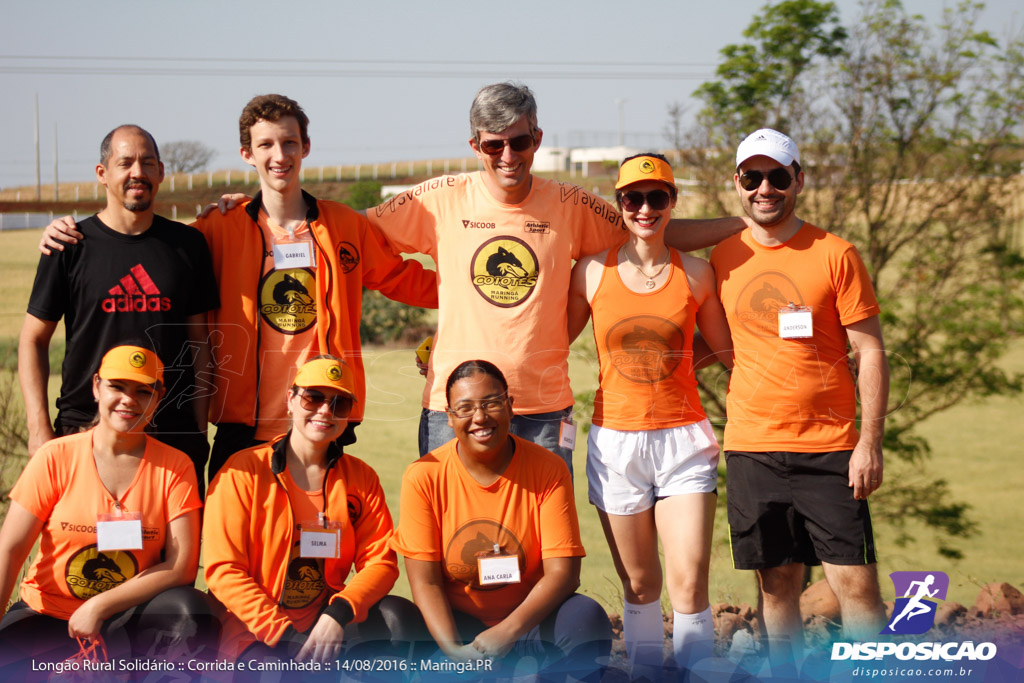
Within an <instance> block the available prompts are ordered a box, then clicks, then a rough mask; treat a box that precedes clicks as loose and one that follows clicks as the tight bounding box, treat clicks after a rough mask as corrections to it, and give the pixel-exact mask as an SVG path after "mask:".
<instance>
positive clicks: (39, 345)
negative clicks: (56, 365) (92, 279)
mask: <svg viewBox="0 0 1024 683" xmlns="http://www.w3.org/2000/svg"><path fill="white" fill-rule="evenodd" d="M56 329H57V323H56V322H54V321H51V320H41V319H39V318H37V317H35V316H34V315H32V314H31V313H26V314H25V322H24V323H23V324H22V326H21V336H20V338H19V340H18V381H19V383H20V384H21V394H22V396H23V397H24V400H25V417H26V419H27V420H28V455H29V457H31V456H32V455H34V454H35V452H36V451H37V450H39V447H40V446H42V445H43V444H44V443H46V442H47V441H49V440H51V439H53V438H54V437H55V436H56V434H55V433H54V431H53V425H52V423H51V422H50V405H49V404H50V400H49V390H48V386H47V385H48V382H49V380H50V340H51V339H52V338H53V333H54V331H55V330H56Z"/></svg>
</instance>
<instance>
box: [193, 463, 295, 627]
mask: <svg viewBox="0 0 1024 683" xmlns="http://www.w3.org/2000/svg"><path fill="white" fill-rule="evenodd" d="M252 494H253V480H252V476H251V474H250V473H248V472H246V471H244V470H242V469H236V468H234V467H225V468H223V469H222V470H221V471H220V473H218V474H217V476H216V477H215V478H214V480H213V484H212V485H211V486H210V492H209V494H208V495H207V498H206V513H205V515H204V519H203V559H204V563H205V565H206V570H205V578H206V585H207V586H208V587H209V589H210V592H211V593H212V594H213V595H214V596H215V597H216V598H217V599H218V600H220V602H221V603H222V604H223V605H224V606H225V607H227V608H228V609H229V610H231V613H232V614H234V615H235V616H236V617H237V618H238V619H240V620H241V621H242V623H244V624H245V625H246V627H247V628H248V629H249V631H251V632H252V634H253V635H255V636H256V638H257V639H259V640H260V641H262V642H264V643H267V644H268V645H271V646H274V645H276V644H277V642H278V640H280V638H281V635H282V634H283V633H284V632H285V629H287V628H288V627H289V626H290V625H291V623H292V622H291V620H290V619H289V618H288V616H287V614H285V611H284V610H283V609H282V608H281V607H280V606H279V605H278V604H277V601H276V600H274V598H273V597H271V596H270V595H268V594H267V592H266V591H264V590H263V588H261V587H260V585H259V584H258V583H257V582H256V581H255V580H254V579H253V578H252V576H251V574H250V571H249V561H248V558H249V557H250V555H251V554H252V553H259V552H260V549H259V548H250V547H249V544H248V524H247V523H246V521H247V520H248V518H249V516H250V515H251V514H253V512H252V510H253V505H254V503H253V495H252ZM262 504H263V503H262V502H259V503H256V505H262Z"/></svg>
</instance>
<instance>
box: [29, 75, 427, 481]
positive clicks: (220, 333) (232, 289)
mask: <svg viewBox="0 0 1024 683" xmlns="http://www.w3.org/2000/svg"><path fill="white" fill-rule="evenodd" d="M308 126H309V118H308V117H307V116H306V114H305V112H303V110H302V108H301V107H300V106H299V104H298V103H297V102H295V101H294V100H292V99H289V98H287V97H285V96H283V95H259V96H257V97H254V98H253V99H252V100H250V101H249V103H248V104H246V106H245V108H244V109H243V111H242V115H241V117H240V118H239V138H240V143H241V148H240V153H241V156H242V159H244V160H245V162H246V163H248V164H250V165H251V166H253V167H254V168H255V169H256V173H257V174H258V175H259V179H260V192H259V193H257V194H256V196H255V197H253V198H252V199H251V200H247V201H244V202H242V203H240V204H239V205H238V206H235V207H234V208H233V209H231V210H230V211H228V212H227V213H226V214H223V215H222V214H220V213H218V212H213V213H211V214H210V215H208V216H206V217H204V218H200V219H199V220H198V221H197V222H196V223H195V226H196V227H197V228H199V230H200V232H202V233H203V234H204V235H205V237H206V241H207V243H208V244H209V247H210V254H211V256H212V257H213V267H214V271H215V272H216V274H217V282H218V284H219V288H220V298H221V307H220V308H219V309H218V310H216V311H213V312H212V313H211V315H210V330H211V340H210V346H211V351H212V355H213V358H214V362H215V365H216V371H215V381H214V384H215V390H214V394H213V396H212V397H211V399H210V421H211V422H213V423H215V424H216V425H217V434H216V436H215V438H214V443H213V451H212V453H211V455H210V467H209V475H208V476H209V478H210V480H212V479H213V476H214V474H216V472H217V470H218V469H220V467H221V466H222V465H223V464H224V462H225V461H226V460H227V459H228V457H229V456H230V455H231V454H232V453H235V452H237V451H239V450H241V449H243V448H247V447H249V446H253V445H255V444H257V443H261V442H264V441H269V440H270V439H272V438H273V437H275V436H277V435H278V434H283V433H284V432H285V431H287V428H288V419H287V414H286V408H285V403H284V401H282V400H281V397H282V396H284V395H285V394H286V393H287V389H288V388H289V387H290V386H291V381H292V379H293V378H294V376H295V372H296V370H297V368H298V367H299V366H301V365H302V364H303V363H304V362H305V361H306V360H308V359H310V358H313V357H314V356H316V355H318V354H324V353H329V354H332V355H334V356H336V357H338V358H341V359H343V360H344V361H345V362H346V363H347V364H349V365H350V366H351V367H352V370H353V372H354V374H355V382H356V399H357V401H356V405H355V407H354V408H353V411H352V415H351V417H350V421H349V426H348V429H346V431H345V433H344V434H343V435H342V437H341V438H340V440H339V441H340V442H341V444H342V445H345V444H350V443H352V442H353V441H355V436H354V433H353V429H354V427H355V426H356V425H357V424H359V422H360V421H361V419H362V416H363V409H364V404H365V400H364V399H365V396H366V381H365V375H364V371H363V362H362V352H361V347H360V341H359V319H360V316H361V314H362V292H363V287H368V288H370V289H376V290H379V291H380V292H381V293H382V294H384V295H385V296H387V297H388V298H391V299H394V300H395V301H400V302H402V303H405V304H409V305H411V306H422V307H424V308H437V276H436V273H435V272H434V271H431V270H425V269H424V268H423V267H422V265H420V264H419V263H418V262H417V261H411V260H403V259H402V257H401V255H399V254H398V253H397V252H396V251H395V250H394V249H393V248H392V247H391V246H390V245H389V243H388V242H387V241H386V240H385V239H384V237H383V236H382V235H381V233H380V232H379V231H377V229H376V228H374V227H373V226H372V225H370V223H369V221H368V220H367V219H366V218H365V217H364V216H363V215H362V214H360V213H359V212H357V211H354V210H352V209H351V208H349V207H348V206H345V205H343V204H338V203H337V202H331V201H325V200H318V199H316V198H315V197H313V196H312V195H310V194H308V193H307V192H304V191H303V190H302V187H301V171H302V160H303V159H304V158H306V156H308V155H309V150H310V139H309V132H308ZM68 220H70V219H68ZM72 224H73V221H72ZM65 226H66V221H63V219H62V220H61V221H55V222H54V223H52V224H51V225H50V228H49V229H48V230H47V237H49V238H51V239H49V240H48V239H47V237H44V239H43V243H42V244H41V245H40V247H41V248H43V249H44V250H45V247H54V248H58V249H59V248H60V247H59V246H55V242H54V241H53V240H52V238H54V237H56V238H58V239H66V238H77V237H80V235H78V234H76V233H75V232H71V231H68V230H66V229H65ZM62 232H63V233H66V235H62V234H59V233H62Z"/></svg>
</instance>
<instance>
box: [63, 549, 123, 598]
mask: <svg viewBox="0 0 1024 683" xmlns="http://www.w3.org/2000/svg"><path fill="white" fill-rule="evenodd" d="M138 572H139V563H138V561H137V560H136V559H135V557H134V556H133V555H132V554H131V553H130V552H127V551H125V550H115V551H107V552H100V551H99V550H97V549H96V546H95V545H90V546H87V547H85V548H82V549H81V550H79V551H78V552H77V553H75V555H74V557H72V558H71V561H70V562H68V564H67V566H66V567H65V568H64V581H65V583H67V586H68V590H70V591H71V594H72V595H74V596H75V597H76V598H78V599H79V600H88V599H89V598H91V597H92V596H94V595H99V594H100V593H102V592H104V591H108V590H110V589H111V588H114V587H116V586H119V585H121V584H122V583H124V582H125V581H127V580H128V579H130V578H132V577H133V576H135V575H136V574H137V573H138Z"/></svg>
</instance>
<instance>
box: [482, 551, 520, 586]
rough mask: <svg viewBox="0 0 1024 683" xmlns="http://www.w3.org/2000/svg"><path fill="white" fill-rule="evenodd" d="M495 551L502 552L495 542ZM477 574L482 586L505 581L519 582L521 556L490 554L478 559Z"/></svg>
mask: <svg viewBox="0 0 1024 683" xmlns="http://www.w3.org/2000/svg"><path fill="white" fill-rule="evenodd" d="M494 552H495V553H498V552H500V548H499V547H498V546H497V544H495V546H494ZM476 564H477V575H478V576H479V577H480V585H481V586H495V585H499V584H503V583H519V582H520V581H521V578H520V576H519V557H518V556H516V555H497V554H495V555H490V556H488V557H478V558H477V560H476Z"/></svg>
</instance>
